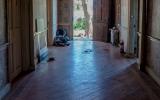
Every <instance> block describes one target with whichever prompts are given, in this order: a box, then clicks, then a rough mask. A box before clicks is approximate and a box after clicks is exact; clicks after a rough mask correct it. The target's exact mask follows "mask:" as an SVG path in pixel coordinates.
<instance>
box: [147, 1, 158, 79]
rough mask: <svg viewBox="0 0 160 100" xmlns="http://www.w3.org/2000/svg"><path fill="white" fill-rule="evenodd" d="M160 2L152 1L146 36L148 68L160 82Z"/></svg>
mask: <svg viewBox="0 0 160 100" xmlns="http://www.w3.org/2000/svg"><path fill="white" fill-rule="evenodd" d="M159 5H160V0H150V1H149V9H148V28H147V34H146V37H147V38H146V40H147V42H146V46H147V49H146V52H145V54H146V62H147V63H146V66H147V67H148V68H149V69H150V70H151V71H152V72H153V73H154V74H155V76H157V77H158V78H159V80H160V11H159V9H160V7H159Z"/></svg>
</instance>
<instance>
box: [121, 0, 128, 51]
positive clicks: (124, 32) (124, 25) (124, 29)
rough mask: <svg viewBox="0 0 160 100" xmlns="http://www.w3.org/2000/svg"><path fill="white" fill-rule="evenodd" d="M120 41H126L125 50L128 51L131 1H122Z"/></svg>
mask: <svg viewBox="0 0 160 100" xmlns="http://www.w3.org/2000/svg"><path fill="white" fill-rule="evenodd" d="M120 25H121V26H120V31H121V35H120V40H122V41H124V48H125V51H127V47H128V37H129V0H121V24H120Z"/></svg>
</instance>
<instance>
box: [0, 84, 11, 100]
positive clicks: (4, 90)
mask: <svg viewBox="0 0 160 100" xmlns="http://www.w3.org/2000/svg"><path fill="white" fill-rule="evenodd" d="M10 89H11V85H10V84H7V85H6V86H5V87H4V88H2V90H0V100H2V99H3V98H4V97H5V96H6V95H7V94H8V93H9V91H10Z"/></svg>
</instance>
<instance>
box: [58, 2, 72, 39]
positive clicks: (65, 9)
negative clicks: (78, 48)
mask: <svg viewBox="0 0 160 100" xmlns="http://www.w3.org/2000/svg"><path fill="white" fill-rule="evenodd" d="M58 28H64V29H66V30H67V33H68V36H69V37H70V38H71V39H72V38H73V0H58Z"/></svg>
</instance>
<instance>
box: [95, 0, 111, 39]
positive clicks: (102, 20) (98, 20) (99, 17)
mask: <svg viewBox="0 0 160 100" xmlns="http://www.w3.org/2000/svg"><path fill="white" fill-rule="evenodd" d="M109 2H110V1H109V0H94V2H93V40H95V41H108V36H109V34H108V19H109Z"/></svg>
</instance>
